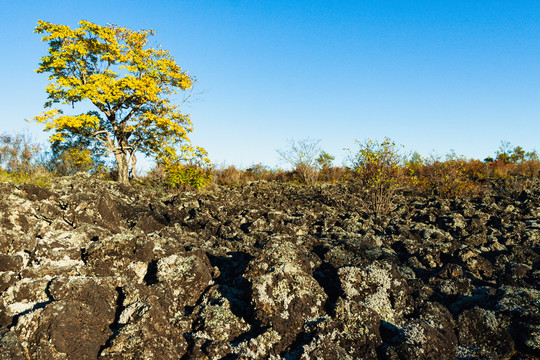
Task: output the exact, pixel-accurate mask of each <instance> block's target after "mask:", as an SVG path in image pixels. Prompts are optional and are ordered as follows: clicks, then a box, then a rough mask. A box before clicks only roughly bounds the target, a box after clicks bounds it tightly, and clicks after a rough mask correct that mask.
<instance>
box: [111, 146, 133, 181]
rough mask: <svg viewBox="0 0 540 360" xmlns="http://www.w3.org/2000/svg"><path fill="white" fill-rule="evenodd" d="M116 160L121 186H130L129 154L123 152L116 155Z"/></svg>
mask: <svg viewBox="0 0 540 360" xmlns="http://www.w3.org/2000/svg"><path fill="white" fill-rule="evenodd" d="M114 157H115V158H116V164H117V166H118V182H119V183H121V184H125V185H129V166H128V159H127V154H126V153H125V152H122V151H117V152H115V153H114Z"/></svg>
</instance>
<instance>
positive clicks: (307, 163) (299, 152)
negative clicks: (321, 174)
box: [277, 138, 321, 184]
mask: <svg viewBox="0 0 540 360" xmlns="http://www.w3.org/2000/svg"><path fill="white" fill-rule="evenodd" d="M288 142H289V149H287V150H277V152H278V154H279V155H280V156H281V158H282V159H283V160H285V161H286V162H287V163H289V164H290V165H291V166H292V167H293V169H294V171H295V172H296V174H297V175H298V177H299V180H300V181H301V182H303V183H305V184H313V183H314V182H315V181H317V170H316V166H317V155H319V154H320V153H321V148H320V147H319V143H320V142H321V140H314V139H309V138H307V139H303V140H298V141H295V140H292V139H290V140H288Z"/></svg>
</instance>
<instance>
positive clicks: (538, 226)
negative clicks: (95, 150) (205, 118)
mask: <svg viewBox="0 0 540 360" xmlns="http://www.w3.org/2000/svg"><path fill="white" fill-rule="evenodd" d="M534 181H536V183H535V184H536V185H535V186H532V187H530V188H529V189H527V190H521V189H520V190H519V191H518V192H516V191H513V192H512V191H510V190H508V187H507V186H506V185H504V183H497V182H493V183H492V184H491V186H492V187H491V189H487V190H486V191H485V192H484V195H483V196H482V197H478V198H472V199H467V198H464V199H440V198H436V197H433V198H421V197H415V196H413V195H405V194H400V195H399V196H398V198H397V199H398V200H397V201H398V202H397V203H396V204H395V205H396V206H395V207H394V210H393V211H392V212H391V213H390V214H389V215H388V216H386V217H384V216H383V217H380V216H379V217H375V216H374V214H372V213H371V212H370V210H369V208H368V207H366V205H365V201H364V200H363V199H362V197H363V196H365V192H364V191H363V190H362V189H360V188H359V187H358V185H355V184H345V183H343V184H333V185H328V184H326V185H313V186H309V187H298V186H293V185H290V184H286V183H278V182H275V183H274V182H252V183H249V184H246V185H242V186H231V187H214V188H213V189H210V190H205V191H202V192H198V193H196V192H184V193H177V194H165V195H163V194H161V193H158V192H156V191H154V190H151V189H148V188H144V187H140V186H132V187H126V186H123V185H120V184H117V183H114V182H107V181H103V180H100V179H97V178H94V177H92V176H89V175H85V174H77V175H75V176H72V177H64V178H59V179H57V181H54V183H53V185H52V187H51V188H50V189H42V188H39V187H37V186H33V185H28V184H18V185H15V184H8V183H0V358H6V359H66V358H69V359H95V358H103V359H281V358H284V359H290V360H299V359H303V360H308V359H321V358H323V359H377V358H379V359H452V358H458V359H464V360H465V359H472V358H486V359H499V358H501V359H502V358H510V357H513V358H515V359H534V358H538V357H540V336H539V334H540V310H539V309H540V304H539V302H538V299H540V293H539V291H540V287H539V285H538V284H539V281H540V265H539V264H540V250H539V249H540V222H539V220H538V219H539V217H540V187H539V186H537V185H538V183H539V182H538V181H537V180H534Z"/></svg>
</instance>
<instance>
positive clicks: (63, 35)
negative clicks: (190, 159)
mask: <svg viewBox="0 0 540 360" xmlns="http://www.w3.org/2000/svg"><path fill="white" fill-rule="evenodd" d="M79 25H80V27H79V28H77V29H72V28H70V27H69V26H66V25H56V24H52V23H49V22H45V21H42V20H39V21H38V25H37V26H36V28H35V32H36V33H39V34H44V36H43V37H42V40H43V41H47V42H48V43H49V53H48V55H47V56H44V57H42V58H41V63H40V64H39V67H38V69H37V70H36V71H37V72H38V73H50V76H49V80H50V83H49V84H48V85H47V87H46V89H45V90H46V91H47V93H48V97H49V101H48V102H47V103H46V104H45V106H46V107H52V105H53V104H67V105H74V104H75V103H78V102H81V101H84V100H88V101H90V102H91V103H92V104H94V105H95V106H96V107H97V108H98V109H99V110H100V111H101V112H102V113H103V114H104V118H105V119H106V120H104V121H102V120H101V119H100V118H98V117H96V116H93V115H88V114H81V115H74V116H71V115H64V114H63V113H62V111H61V110H59V109H52V110H49V111H46V112H45V113H42V114H40V115H38V116H36V117H35V118H34V119H33V121H35V122H37V123H43V124H45V130H47V131H48V130H52V131H54V132H56V133H55V134H54V135H52V136H51V138H50V140H51V141H58V140H60V141H62V140H64V139H65V138H66V137H67V136H66V135H67V134H81V133H83V131H82V129H84V133H85V134H88V132H89V131H90V136H93V137H95V139H97V140H98V141H100V143H101V144H102V145H103V146H105V147H106V148H107V149H108V150H109V151H110V152H112V153H114V154H115V157H116V160H117V162H118V165H119V171H120V172H122V173H125V174H127V169H124V168H125V167H126V165H125V164H124V163H125V161H124V160H122V159H125V157H126V156H127V154H133V153H134V152H135V151H140V152H142V153H144V154H146V155H155V156H161V155H160V154H161V153H167V154H168V155H170V156H173V157H174V156H175V155H176V151H175V145H176V144H182V143H183V142H188V143H189V139H188V137H187V134H188V133H189V132H190V131H192V123H191V120H190V118H189V116H188V115H185V114H182V113H181V112H180V111H179V110H178V106H176V105H174V104H172V102H171V99H170V97H171V96H173V95H174V94H176V93H177V90H178V89H180V90H189V89H191V88H192V86H193V83H194V78H193V77H191V76H189V75H188V74H187V73H186V72H185V71H183V70H182V68H180V66H178V65H177V64H176V61H175V59H174V58H173V57H172V56H171V55H170V53H169V52H168V51H166V50H162V49H161V48H157V49H153V48H147V47H146V45H147V43H148V37H149V36H151V35H154V31H153V30H140V31H133V30H130V29H126V28H123V27H119V26H115V25H108V26H100V25H97V24H93V23H91V22H89V21H84V20H83V21H80V22H79ZM163 148H167V149H168V150H166V151H163V150H162V149H163ZM126 177H127V175H126ZM124 180H125V179H124Z"/></svg>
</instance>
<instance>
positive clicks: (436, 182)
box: [407, 153, 477, 198]
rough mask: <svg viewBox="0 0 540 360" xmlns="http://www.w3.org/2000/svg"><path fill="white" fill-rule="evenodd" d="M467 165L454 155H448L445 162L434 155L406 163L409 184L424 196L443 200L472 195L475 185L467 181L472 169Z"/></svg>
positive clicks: (474, 191) (463, 160)
mask: <svg viewBox="0 0 540 360" xmlns="http://www.w3.org/2000/svg"><path fill="white" fill-rule="evenodd" d="M467 165H468V163H467V161H466V160H465V159H463V158H462V157H458V156H456V155H455V154H454V153H451V154H448V155H447V156H446V159H445V160H443V159H442V158H441V157H440V156H436V155H431V156H430V157H429V158H421V157H419V158H418V159H417V160H416V161H415V162H408V163H407V170H408V175H409V183H410V184H412V185H413V186H415V187H416V189H417V190H418V191H419V192H420V193H422V194H424V195H435V196H441V197H445V198H451V197H457V196H465V195H472V194H474V193H476V191H477V185H476V184H475V182H474V181H472V180H470V179H469V176H470V172H471V170H473V169H474V168H473V167H470V166H467ZM475 165H476V164H475ZM468 175H469V176H468Z"/></svg>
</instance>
